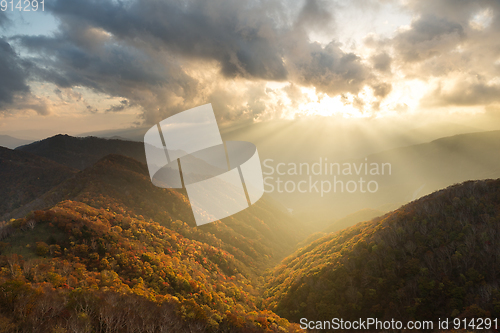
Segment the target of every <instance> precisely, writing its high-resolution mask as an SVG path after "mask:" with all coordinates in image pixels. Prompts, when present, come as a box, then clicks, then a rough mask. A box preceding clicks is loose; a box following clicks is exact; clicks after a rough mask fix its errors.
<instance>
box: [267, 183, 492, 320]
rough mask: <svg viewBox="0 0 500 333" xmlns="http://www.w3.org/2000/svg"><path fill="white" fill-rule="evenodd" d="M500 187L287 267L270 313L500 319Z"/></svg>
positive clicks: (324, 246)
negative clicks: (272, 311) (499, 245)
mask: <svg viewBox="0 0 500 333" xmlns="http://www.w3.org/2000/svg"><path fill="white" fill-rule="evenodd" d="M499 242H500V180H485V181H469V182H466V183H463V184H460V185H454V186H452V187H449V188H447V189H445V190H441V191H438V192H435V193H433V194H431V195H428V196H426V197H424V198H421V199H420V200H418V201H415V202H412V203H410V204H407V205H405V206H403V207H401V208H400V209H398V210H396V211H394V212H391V213H389V214H386V215H385V216H383V217H380V218H376V219H374V220H372V221H369V222H365V223H362V224H358V225H356V226H353V227H351V228H348V229H345V230H342V231H340V232H337V233H334V234H330V235H327V236H325V237H323V238H321V239H319V240H317V241H315V242H313V243H312V244H310V245H309V246H306V247H304V248H302V249H300V250H298V251H297V252H295V253H294V254H293V255H291V256H289V257H287V258H286V259H285V260H283V262H282V264H281V265H280V266H278V267H277V268H276V269H275V270H274V272H273V273H272V276H271V279H270V282H269V283H268V285H267V287H268V290H267V294H266V296H267V299H266V300H265V303H266V304H267V305H268V306H269V307H270V309H272V310H274V311H275V312H276V313H277V314H279V315H281V316H284V317H285V318H288V319H290V320H292V321H297V320H299V319H300V318H302V317H305V318H308V320H325V319H329V318H343V319H344V320H349V319H357V318H367V317H372V318H383V319H389V320H390V319H391V318H395V319H398V320H409V319H417V320H437V319H438V318H439V317H441V318H445V317H446V318H451V317H456V316H461V317H474V316H476V317H485V316H486V317H498V316H499V315H500V291H499V283H498V281H499V280H498V279H499V277H500V249H499V247H498V246H496V244H499Z"/></svg>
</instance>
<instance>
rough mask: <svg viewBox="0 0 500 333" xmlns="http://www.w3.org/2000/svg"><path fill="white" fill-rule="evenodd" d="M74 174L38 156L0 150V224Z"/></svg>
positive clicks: (0, 148)
mask: <svg viewBox="0 0 500 333" xmlns="http://www.w3.org/2000/svg"><path fill="white" fill-rule="evenodd" d="M76 172H77V170H75V169H72V168H68V167H66V166H64V165H61V164H59V163H56V162H54V161H51V160H49V159H46V158H43V157H40V156H36V155H33V154H30V153H27V152H23V151H17V150H11V149H8V148H4V147H0V188H1V191H0V221H1V220H3V219H5V217H4V216H5V214H7V213H8V212H10V211H12V210H14V209H17V208H19V207H21V206H23V205H25V204H27V203H28V202H30V201H32V200H34V199H36V198H38V197H39V196H41V195H42V194H44V193H45V192H47V191H49V190H50V189H51V188H53V187H54V186H56V185H58V184H60V183H62V182H63V181H65V180H67V179H68V178H70V177H72V176H73V175H74V174H75V173H76Z"/></svg>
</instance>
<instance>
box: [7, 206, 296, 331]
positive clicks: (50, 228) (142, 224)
mask: <svg viewBox="0 0 500 333" xmlns="http://www.w3.org/2000/svg"><path fill="white" fill-rule="evenodd" d="M0 239H2V240H3V242H0V251H1V252H3V254H6V255H4V256H0V323H1V324H2V327H0V328H2V330H3V331H7V332H10V331H16V332H52V331H64V332H69V331H71V332H75V331H78V332H81V331H84V332H90V331H99V332H124V331H126V332H146V331H148V332H165V331H167V332H283V331H289V332H296V331H299V330H298V329H297V327H296V326H295V325H290V324H289V323H288V322H287V321H286V320H284V319H282V318H279V317H278V316H276V315H275V314H274V313H272V312H270V311H265V310H262V309H259V308H260V300H259V296H258V295H259V293H258V288H256V287H254V286H258V284H257V283H256V281H253V279H252V278H249V277H247V276H245V275H244V273H243V274H242V272H243V271H244V266H243V265H242V263H241V262H240V261H239V260H238V259H236V258H235V257H234V256H232V255H231V254H230V253H228V252H226V251H224V250H222V249H221V248H218V247H214V246H211V245H209V244H206V243H203V242H199V241H196V240H191V239H188V238H185V237H183V236H182V234H180V233H177V232H175V231H173V230H171V229H168V228H165V227H163V226H161V225H160V224H159V223H157V222H154V221H152V220H145V219H144V218H143V217H141V216H140V217H138V218H135V217H130V216H127V215H122V214H117V213H116V212H112V211H108V210H105V209H96V208H93V207H90V206H88V205H86V204H83V203H80V202H75V201H63V202H61V203H59V204H58V205H56V206H55V207H53V208H51V209H49V210H45V211H36V212H34V213H31V214H30V215H28V216H27V217H26V218H25V219H24V218H23V219H18V220H16V221H13V222H11V223H9V224H4V225H0ZM19 252H22V253H23V255H24V258H22V257H20V256H18V255H17V253H19Z"/></svg>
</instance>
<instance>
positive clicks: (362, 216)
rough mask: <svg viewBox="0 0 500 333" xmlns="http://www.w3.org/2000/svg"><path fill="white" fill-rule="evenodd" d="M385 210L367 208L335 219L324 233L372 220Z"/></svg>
mask: <svg viewBox="0 0 500 333" xmlns="http://www.w3.org/2000/svg"><path fill="white" fill-rule="evenodd" d="M383 214H384V212H383V211H381V210H378V209H372V208H365V209H361V210H358V211H357V212H355V213H352V214H349V215H347V216H346V217H343V218H341V219H339V220H336V221H334V222H333V223H331V224H330V226H328V227H327V228H325V230H323V232H324V233H330V232H336V231H339V230H342V229H345V228H349V227H351V226H353V225H355V224H356V223H360V222H364V221H368V220H371V219H373V218H375V217H377V216H380V215H383Z"/></svg>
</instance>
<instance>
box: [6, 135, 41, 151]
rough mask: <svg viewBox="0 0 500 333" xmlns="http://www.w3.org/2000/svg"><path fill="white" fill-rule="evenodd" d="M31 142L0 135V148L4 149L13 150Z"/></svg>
mask: <svg viewBox="0 0 500 333" xmlns="http://www.w3.org/2000/svg"><path fill="white" fill-rule="evenodd" d="M31 142H33V141H32V140H24V139H18V138H14V137H12V136H10V135H0V146H1V147H5V148H9V149H14V148H16V147H19V146H22V145H27V144H29V143H31Z"/></svg>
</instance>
